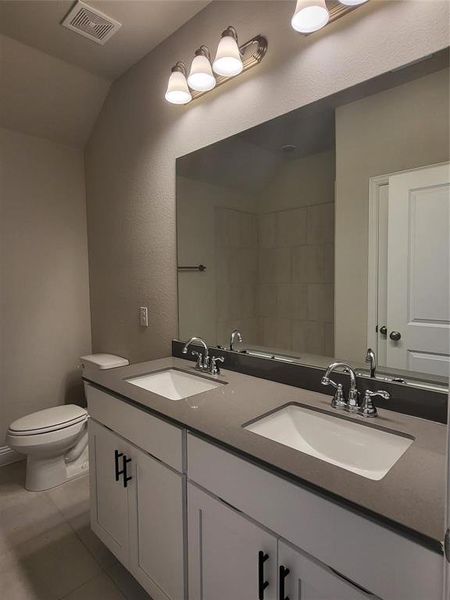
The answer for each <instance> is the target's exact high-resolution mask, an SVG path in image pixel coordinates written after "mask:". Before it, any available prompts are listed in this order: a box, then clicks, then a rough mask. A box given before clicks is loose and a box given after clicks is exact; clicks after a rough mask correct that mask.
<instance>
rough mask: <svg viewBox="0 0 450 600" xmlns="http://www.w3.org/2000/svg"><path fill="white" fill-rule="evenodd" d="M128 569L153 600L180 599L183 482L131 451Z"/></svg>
mask: <svg viewBox="0 0 450 600" xmlns="http://www.w3.org/2000/svg"><path fill="white" fill-rule="evenodd" d="M133 477H134V482H132V483H133V487H134V490H135V492H134V496H133V502H132V504H131V506H130V570H131V572H132V573H133V575H134V576H135V577H136V579H137V580H138V581H139V582H140V584H141V585H142V586H143V587H144V588H145V589H146V591H147V592H148V593H149V594H150V596H151V597H152V598H153V600H166V599H168V598H170V600H183V598H184V597H185V590H184V547H183V543H184V541H183V540H184V537H183V533H184V532H183V503H184V502H183V500H184V495H183V483H184V478H183V476H182V475H180V474H179V473H176V472H175V471H173V470H172V469H169V468H168V467H166V466H165V465H164V464H163V463H161V462H160V461H158V460H155V459H154V458H152V457H151V456H149V455H148V454H146V453H145V452H142V451H141V450H138V449H136V448H134V450H133Z"/></svg>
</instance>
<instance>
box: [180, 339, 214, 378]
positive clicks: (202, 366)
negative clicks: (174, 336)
mask: <svg viewBox="0 0 450 600" xmlns="http://www.w3.org/2000/svg"><path fill="white" fill-rule="evenodd" d="M191 344H200V346H202V347H203V349H204V351H205V353H204V355H203V354H202V353H201V352H197V351H196V350H193V351H192V352H191V354H192V355H193V356H196V357H197V363H196V365H195V368H196V369H199V370H200V371H207V370H208V368H209V351H208V345H207V344H206V342H205V341H204V340H202V338H199V337H191V339H190V340H189V341H188V342H186V343H185V345H184V348H183V350H182V352H183V354H187V351H188V348H189V346H190V345H191Z"/></svg>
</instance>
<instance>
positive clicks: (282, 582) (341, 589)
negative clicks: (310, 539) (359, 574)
mask: <svg viewBox="0 0 450 600" xmlns="http://www.w3.org/2000/svg"><path fill="white" fill-rule="evenodd" d="M278 590H279V596H278V597H279V600H369V599H371V600H375V596H373V595H372V594H369V593H366V592H364V591H363V590H360V589H358V588H357V587H356V586H355V585H354V584H353V583H351V582H349V581H346V580H345V579H344V578H343V577H342V576H340V575H338V574H336V573H334V572H333V571H332V570H331V569H329V568H327V567H325V566H324V565H322V564H320V563H318V562H317V561H315V560H314V559H312V558H311V557H309V556H307V555H306V554H303V553H302V552H301V551H299V550H296V549H295V548H293V547H292V546H290V545H289V544H287V543H285V542H283V541H281V540H280V541H279V542H278Z"/></svg>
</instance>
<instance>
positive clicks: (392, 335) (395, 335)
mask: <svg viewBox="0 0 450 600" xmlns="http://www.w3.org/2000/svg"><path fill="white" fill-rule="evenodd" d="M389 337H390V338H391V340H392V341H393V342H398V341H399V339H401V337H402V334H401V333H400V332H399V331H391V333H390V334H389Z"/></svg>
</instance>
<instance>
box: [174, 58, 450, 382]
mask: <svg viewBox="0 0 450 600" xmlns="http://www.w3.org/2000/svg"><path fill="white" fill-rule="evenodd" d="M418 115H420V118H418ZM449 135H450V131H449V69H448V52H442V53H440V54H437V55H434V56H431V57H426V58H425V59H424V60H423V61H421V62H419V63H416V64H414V65H408V66H406V67H404V68H403V69H399V70H397V71H395V72H390V73H387V74H384V75H383V76H380V77H378V78H376V79H375V80H371V81H369V82H365V83H364V84H361V85H360V86H357V87H355V88H352V89H350V90H345V91H344V92H341V93H339V94H336V95H334V96H332V97H329V98H325V99H323V100H321V101H319V102H316V103H314V104H312V105H309V106H307V107H304V108H301V109H298V110H295V111H293V112H291V113H289V114H286V115H283V116H282V117H279V118H277V119H274V120H272V121H269V122H267V123H263V124H261V125H259V126H257V127H255V128H253V129H250V130H248V131H244V132H242V133H240V134H238V135H235V136H233V137H231V138H228V139H226V140H223V141H220V142H218V143H216V144H214V145H212V146H209V147H207V148H204V149H201V150H199V151H197V152H194V153H192V154H190V155H187V156H184V157H182V158H181V159H178V161H177V239H178V294H179V338H180V339H182V340H187V339H189V338H190V337H191V336H194V335H196V336H201V337H202V338H203V339H205V340H206V341H207V342H208V343H209V344H210V345H218V346H222V347H224V348H228V349H229V348H230V346H231V347H232V349H233V350H237V351H244V352H248V353H252V354H254V355H256V356H258V355H261V356H275V357H276V358H278V359H280V360H286V361H300V362H303V363H306V364H312V365H318V366H326V365H327V364H328V363H329V362H330V360H332V359H333V358H334V357H336V358H338V359H340V360H346V361H351V362H352V363H353V364H355V365H356V366H358V365H359V366H360V367H361V368H362V367H364V368H365V369H367V372H368V374H370V369H372V375H373V374H374V373H375V371H376V370H377V372H378V373H390V374H391V375H393V376H398V377H400V378H401V377H413V378H415V379H418V380H423V381H427V382H436V383H439V384H445V383H446V381H448V379H447V378H448V372H449V356H450V350H449V331H450V330H449V324H450V308H449V306H450V302H449V285H450V281H449V270H450V265H449V248H450V246H449V223H450V221H449V219H450V217H449V214H450V196H449V182H450V177H449V173H450V170H449V163H448V161H449V158H450V152H449ZM233 332H234V333H233ZM368 349H371V350H370V351H369V352H368Z"/></svg>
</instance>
